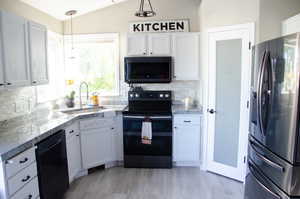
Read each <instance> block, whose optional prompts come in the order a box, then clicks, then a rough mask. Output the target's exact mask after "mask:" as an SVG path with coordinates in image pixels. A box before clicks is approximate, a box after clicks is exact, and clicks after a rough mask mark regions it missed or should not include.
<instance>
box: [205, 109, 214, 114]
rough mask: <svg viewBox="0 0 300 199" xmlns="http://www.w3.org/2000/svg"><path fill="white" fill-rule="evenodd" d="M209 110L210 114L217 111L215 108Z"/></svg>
mask: <svg viewBox="0 0 300 199" xmlns="http://www.w3.org/2000/svg"><path fill="white" fill-rule="evenodd" d="M207 112H209V113H210V114H214V113H216V111H215V110H214V109H207Z"/></svg>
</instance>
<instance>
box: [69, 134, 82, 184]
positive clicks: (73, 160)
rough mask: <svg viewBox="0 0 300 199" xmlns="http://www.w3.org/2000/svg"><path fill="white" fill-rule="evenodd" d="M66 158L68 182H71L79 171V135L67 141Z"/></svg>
mask: <svg viewBox="0 0 300 199" xmlns="http://www.w3.org/2000/svg"><path fill="white" fill-rule="evenodd" d="M67 156H68V168H69V181H70V182H72V181H73V180H74V179H75V177H76V175H77V174H78V173H79V172H80V170H81V149H80V137H79V134H76V135H73V136H71V137H69V139H68V140H67Z"/></svg>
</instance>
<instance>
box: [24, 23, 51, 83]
mask: <svg viewBox="0 0 300 199" xmlns="http://www.w3.org/2000/svg"><path fill="white" fill-rule="evenodd" d="M28 32H29V52H30V56H29V57H30V69H31V84H32V85H41V84H47V83H49V74H48V60H47V28H46V27H45V26H43V25H40V24H37V23H34V22H29V23H28Z"/></svg>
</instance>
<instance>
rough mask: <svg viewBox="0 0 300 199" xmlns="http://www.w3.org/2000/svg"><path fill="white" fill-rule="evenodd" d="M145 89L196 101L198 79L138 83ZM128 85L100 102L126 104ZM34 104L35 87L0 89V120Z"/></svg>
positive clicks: (21, 112)
mask: <svg viewBox="0 0 300 199" xmlns="http://www.w3.org/2000/svg"><path fill="white" fill-rule="evenodd" d="M136 86H142V87H143V88H144V89H145V90H172V91H173V93H174V94H173V99H174V100H175V101H177V102H178V101H182V100H183V99H184V98H186V97H191V98H192V99H194V100H195V102H196V103H197V102H198V96H199V82H198V81H174V82H172V83H170V84H140V85H136ZM128 90H129V86H128V85H127V84H125V83H124V82H122V83H121V84H120V96H115V97H102V98H101V101H102V104H126V103H127V93H128ZM36 107H37V104H36V89H35V87H25V88H17V89H5V90H1V91H0V111H1V114H0V121H3V120H8V119H12V118H14V117H18V116H22V115H25V114H28V113H30V112H32V111H34V110H35V109H36Z"/></svg>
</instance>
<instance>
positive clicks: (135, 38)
mask: <svg viewBox="0 0 300 199" xmlns="http://www.w3.org/2000/svg"><path fill="white" fill-rule="evenodd" d="M127 56H172V57H173V73H174V77H173V79H174V80H186V81H192V80H199V67H200V34H199V33H148V34H140V33H132V34H128V35H127Z"/></svg>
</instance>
